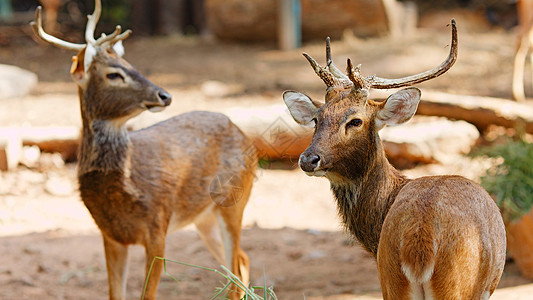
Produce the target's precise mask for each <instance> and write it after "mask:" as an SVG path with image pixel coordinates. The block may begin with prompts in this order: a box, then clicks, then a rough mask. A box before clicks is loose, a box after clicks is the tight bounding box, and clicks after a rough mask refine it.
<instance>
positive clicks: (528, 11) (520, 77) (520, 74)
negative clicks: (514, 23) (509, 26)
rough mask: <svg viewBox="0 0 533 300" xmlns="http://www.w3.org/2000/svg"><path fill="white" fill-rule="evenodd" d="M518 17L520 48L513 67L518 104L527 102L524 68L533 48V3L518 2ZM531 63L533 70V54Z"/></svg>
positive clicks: (515, 94) (530, 1)
mask: <svg viewBox="0 0 533 300" xmlns="http://www.w3.org/2000/svg"><path fill="white" fill-rule="evenodd" d="M516 9H517V15H518V47H517V48H516V52H515V56H514V65H513V82H512V92H513V98H514V99H515V100H516V101H518V102H523V101H525V100H526V95H525V92H524V66H525V64H526V56H527V54H528V53H529V52H531V48H532V47H533V1H532V0H518V1H517V3H516ZM529 58H530V63H531V67H532V70H533V53H530V56H529Z"/></svg>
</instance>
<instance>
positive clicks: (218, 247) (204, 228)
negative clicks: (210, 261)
mask: <svg viewBox="0 0 533 300" xmlns="http://www.w3.org/2000/svg"><path fill="white" fill-rule="evenodd" d="M194 225H195V226H196V229H198V234H199V235H200V238H201V239H202V241H204V244H205V245H206V247H207V249H208V250H209V252H211V254H212V255H213V256H214V257H215V259H216V260H217V261H218V262H219V263H220V264H225V263H226V260H225V258H224V257H225V256H224V247H223V246H222V241H221V239H220V237H221V233H220V228H219V226H218V220H217V215H216V213H215V212H214V211H213V210H212V209H210V210H209V211H206V212H204V213H202V215H201V216H200V217H198V218H197V219H196V220H195V221H194Z"/></svg>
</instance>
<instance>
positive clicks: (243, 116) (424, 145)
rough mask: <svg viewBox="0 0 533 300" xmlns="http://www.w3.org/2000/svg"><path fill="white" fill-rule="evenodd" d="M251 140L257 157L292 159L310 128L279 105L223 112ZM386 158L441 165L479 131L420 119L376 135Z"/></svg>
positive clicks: (466, 149) (467, 146)
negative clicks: (298, 122) (295, 119)
mask: <svg viewBox="0 0 533 300" xmlns="http://www.w3.org/2000/svg"><path fill="white" fill-rule="evenodd" d="M224 113H225V114H226V115H228V116H229V117H230V118H231V120H232V121H233V122H234V123H235V124H236V125H237V126H239V127H240V128H241V129H242V131H243V132H244V133H245V134H246V135H247V136H248V137H250V138H251V139H252V140H253V141H254V145H255V146H256V148H257V150H258V154H259V157H260V158H264V159H295V160H297V159H298V158H299V157H300V154H301V153H302V152H303V151H304V150H305V149H306V148H307V146H308V145H309V143H310V142H311V139H312V137H313V131H314V130H313V128H308V127H302V126H300V125H298V124H297V123H296V122H294V120H293V119H292V117H291V116H290V115H289V113H288V111H287V108H286V107H285V106H284V105H283V104H276V105H269V106H262V107H251V108H232V109H228V110H226V111H224ZM380 134H381V136H382V138H383V140H384V147H385V151H386V152H387V154H388V156H389V158H390V159H392V160H394V161H395V162H396V163H399V164H402V165H408V164H412V163H433V162H437V161H440V162H444V161H446V160H448V159H450V157H451V156H453V155H457V154H464V153H468V152H469V151H470V149H471V147H472V146H473V145H474V144H475V141H476V139H477V138H478V137H479V132H478V131H477V130H476V128H475V127H474V126H472V125H471V124H468V123H467V122H462V121H461V122H452V121H449V120H446V119H445V118H428V117H420V118H418V120H415V121H414V122H413V121H411V122H409V123H408V124H405V125H403V126H398V127H387V128H384V129H383V130H382V131H381V132H380Z"/></svg>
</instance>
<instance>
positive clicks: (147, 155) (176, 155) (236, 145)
mask: <svg viewBox="0 0 533 300" xmlns="http://www.w3.org/2000/svg"><path fill="white" fill-rule="evenodd" d="M107 126H109V127H111V126H114V125H113V124H108V125H107ZM85 130H86V129H85V128H84V131H85ZM99 134H102V133H98V134H96V135H95V136H92V135H90V134H84V135H83V138H82V140H83V144H86V143H87V144H91V145H93V147H92V148H90V151H87V152H88V153H93V152H96V153H101V154H100V155H98V156H95V157H96V158H97V160H98V161H91V160H90V158H80V166H79V174H78V181H79V189H80V193H81V198H82V200H83V202H84V204H85V205H86V206H87V208H88V209H89V211H90V213H91V215H92V217H93V218H94V220H95V222H96V224H97V225H98V227H99V228H100V230H101V232H102V235H103V237H104V240H109V242H108V243H109V244H113V243H116V245H115V247H114V248H119V249H121V248H122V250H123V251H124V250H125V248H126V246H127V245H130V244H141V245H144V246H145V248H146V249H147V251H148V252H149V253H147V261H146V263H147V264H146V268H147V269H148V268H149V267H150V264H151V262H152V259H153V257H155V256H159V257H163V256H164V245H165V237H166V235H167V232H170V231H173V230H176V229H180V228H182V227H184V226H186V225H189V224H195V225H196V227H197V228H198V230H199V232H200V235H201V236H202V238H203V239H204V240H205V241H206V244H207V246H208V248H209V249H210V251H212V252H213V254H214V256H215V257H216V258H217V260H219V261H220V263H223V264H227V265H229V266H230V267H233V270H234V272H236V273H235V274H237V275H240V276H241V277H242V278H243V280H247V276H248V275H247V272H248V270H247V265H248V258H247V257H246V255H245V254H244V252H242V250H240V248H239V234H240V227H241V220H242V212H243V210H244V207H245V205H246V202H247V199H248V196H249V192H250V190H251V187H252V183H253V178H254V173H253V170H254V165H255V156H254V152H253V149H251V148H250V146H251V143H250V141H249V140H248V139H247V138H246V137H245V136H244V135H243V134H242V132H241V131H240V130H239V129H238V128H237V127H236V126H235V125H233V123H231V121H230V120H229V119H228V118H227V117H225V116H224V115H221V114H217V113H209V112H191V113H187V114H184V115H180V116H176V117H174V118H172V119H169V120H167V121H164V122H161V123H158V124H156V125H153V126H151V127H149V128H146V129H142V130H139V131H134V132H130V133H127V132H126V130H125V128H113V129H111V130H108V131H106V132H105V133H103V134H104V136H103V137H101V138H100V137H99V136H98V135H99ZM111 134H116V136H110V135H111ZM98 140H102V141H105V142H106V144H105V145H102V146H100V145H98V142H97V141H98ZM109 143H114V144H115V146H113V147H112V148H114V149H113V151H107V150H105V149H103V148H105V147H110V146H111V145H109ZM86 154H87V153H86V152H81V153H80V155H81V156H84V155H86ZM107 155H109V157H106V156H107ZM82 164H83V165H82ZM89 165H90V166H94V167H92V169H87V167H86V166H89ZM117 166H121V167H120V168H117ZM232 177H233V178H232ZM219 179H220V180H228V182H223V185H221V186H220V187H221V188H224V189H225V190H218V191H213V190H212V189H210V186H211V185H212V184H213V182H215V181H216V180H219ZM231 180H233V181H234V182H232V184H230V183H231ZM221 235H226V236H227V238H226V240H224V239H223V237H222V236H221ZM107 248H112V247H110V246H106V256H107V257H108V259H107V260H108V264H110V263H111V264H112V261H113V259H112V258H111V257H113V256H112V255H107ZM225 249H226V250H225ZM225 251H228V252H225ZM159 264H160V263H159V262H156V264H155V265H154V269H153V271H152V275H151V277H150V281H149V285H148V291H150V290H151V286H154V285H155V286H157V282H158V279H159V274H160V270H158V265H159ZM109 268H110V269H115V270H122V269H124V266H122V265H119V266H113V265H111V266H109ZM240 268H243V269H242V270H241V269H240ZM109 273H110V274H115V273H120V272H117V271H115V272H109ZM125 276H126V274H117V278H116V281H117V282H120V289H121V291H122V286H123V284H125ZM110 278H111V276H110ZM152 278H154V279H152ZM111 282H113V281H111ZM111 286H112V284H111ZM112 290H113V289H112ZM123 292H124V291H122V293H123ZM147 295H150V294H149V293H147ZM154 295H155V291H154ZM120 297H123V296H120ZM120 297H117V298H116V299H120ZM147 298H148V297H147ZM112 299H115V298H112Z"/></svg>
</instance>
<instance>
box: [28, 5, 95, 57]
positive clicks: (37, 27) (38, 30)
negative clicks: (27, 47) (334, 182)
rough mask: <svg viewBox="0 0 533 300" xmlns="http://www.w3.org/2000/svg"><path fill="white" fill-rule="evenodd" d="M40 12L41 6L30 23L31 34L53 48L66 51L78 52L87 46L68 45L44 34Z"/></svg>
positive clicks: (68, 43)
mask: <svg viewBox="0 0 533 300" xmlns="http://www.w3.org/2000/svg"><path fill="white" fill-rule="evenodd" d="M41 11H42V7H41V6H39V7H37V9H36V10H35V21H32V22H31V23H30V25H31V28H32V29H33V32H34V33H35V35H37V36H38V37H40V38H41V39H42V40H43V41H45V42H48V43H50V44H52V45H54V46H57V47H59V48H63V49H66V50H72V51H76V52H79V51H81V50H82V49H83V48H85V47H86V46H87V44H75V43H70V42H67V41H64V40H61V39H58V38H56V37H55V36H52V35H50V34H48V33H46V32H45V31H44V29H43V20H42V16H41Z"/></svg>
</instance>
